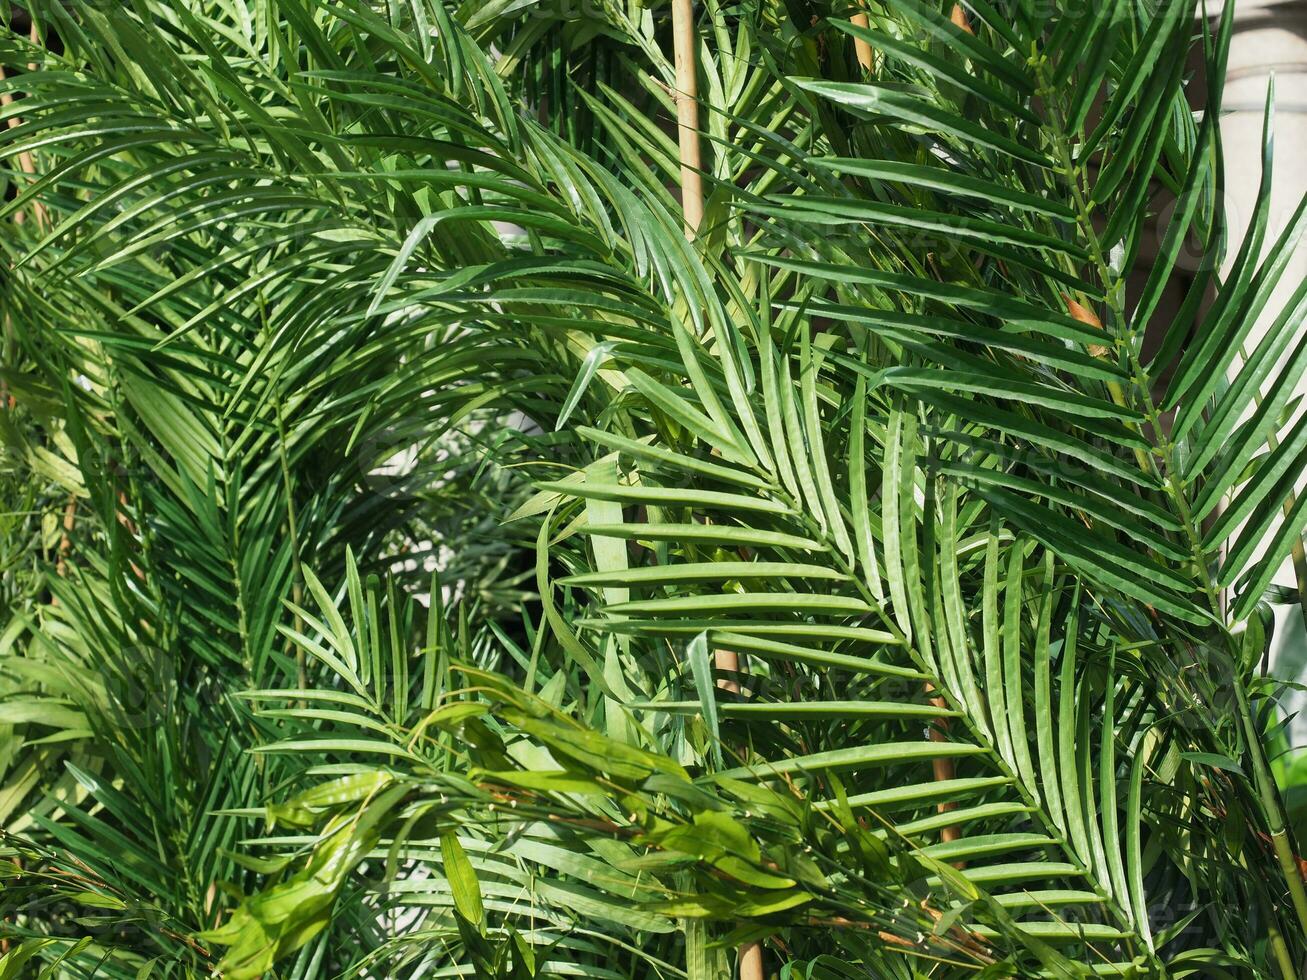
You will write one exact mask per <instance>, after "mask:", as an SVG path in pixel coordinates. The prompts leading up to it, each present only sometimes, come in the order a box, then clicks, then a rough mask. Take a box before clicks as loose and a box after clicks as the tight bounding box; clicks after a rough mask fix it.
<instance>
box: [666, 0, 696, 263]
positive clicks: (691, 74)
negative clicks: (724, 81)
mask: <svg viewBox="0 0 1307 980" xmlns="http://www.w3.org/2000/svg"><path fill="white" fill-rule="evenodd" d="M672 43H673V45H674V51H675V60H676V131H677V137H678V140H679V142H680V148H681V212H682V217H683V220H684V221H685V237H686V238H693V237H694V236H695V234H696V233H697V232H698V230H699V225H700V224H702V222H703V173H702V171H703V167H702V162H703V158H702V157H701V155H700V153H699V78H698V75H699V73H698V70H697V69H698V56H697V53H696V38H695V31H694V2H693V0H672Z"/></svg>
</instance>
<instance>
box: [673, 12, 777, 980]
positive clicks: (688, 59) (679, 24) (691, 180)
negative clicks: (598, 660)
mask: <svg viewBox="0 0 1307 980" xmlns="http://www.w3.org/2000/svg"><path fill="white" fill-rule="evenodd" d="M672 44H673V52H674V56H675V62H676V132H677V140H678V143H679V145H680V152H681V213H682V220H683V221H684V223H685V237H686V238H689V239H693V238H694V237H695V235H696V234H697V233H698V231H699V226H700V225H701V224H702V223H703V157H702V155H701V153H700V149H699V77H698V76H699V70H698V62H699V59H698V44H697V36H696V33H695V24H694V3H693V0H672ZM713 665H714V666H715V667H716V668H717V670H718V671H719V672H720V673H723V674H725V675H726V676H725V677H722V678H720V679H718V681H717V686H718V687H719V688H721V689H722V690H724V691H730V692H732V693H735V694H738V693H739V691H740V682H739V675H740V672H741V666H740V657H739V655H738V654H736V653H735V651H733V650H715V651H713ZM737 965H738V968H739V977H740V980H764V973H763V966H762V945H761V944H760V943H756V942H749V943H745V944H744V945H742V946H741V947H740V948H739V952H738V954H737Z"/></svg>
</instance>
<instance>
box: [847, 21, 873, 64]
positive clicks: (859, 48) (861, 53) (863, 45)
mask: <svg viewBox="0 0 1307 980" xmlns="http://www.w3.org/2000/svg"><path fill="white" fill-rule="evenodd" d="M849 23H850V24H852V25H853V26H854V27H870V26H871V22H870V21H869V20H867V15H866V14H865V13H864V14H854V15H853V16H852V17H850V18H849ZM853 50H854V51H855V52H857V55H858V64H860V65H861V66H862V69H863V71H871V70H872V68H874V67H875V66H876V57H875V55H873V54H872V52H871V45H870V44H868V43H867V42H866V41H864V40H863V39H862V38H860V37H855V38H854V39H853Z"/></svg>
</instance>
